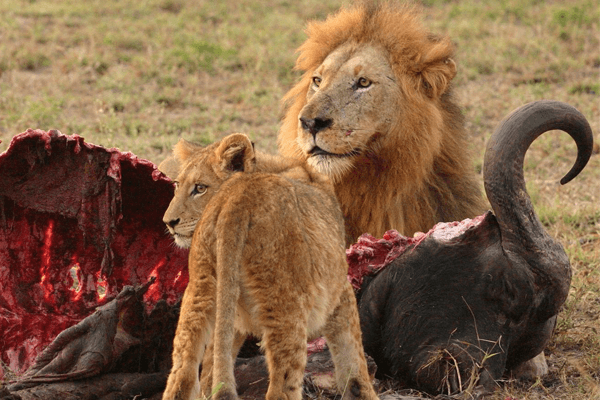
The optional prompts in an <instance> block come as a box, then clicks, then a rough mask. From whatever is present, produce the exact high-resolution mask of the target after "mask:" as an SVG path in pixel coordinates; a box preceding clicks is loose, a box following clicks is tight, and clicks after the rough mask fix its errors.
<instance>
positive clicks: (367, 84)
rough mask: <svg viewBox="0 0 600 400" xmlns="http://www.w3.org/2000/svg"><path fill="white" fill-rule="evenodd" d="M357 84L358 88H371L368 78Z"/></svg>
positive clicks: (360, 80)
mask: <svg viewBox="0 0 600 400" xmlns="http://www.w3.org/2000/svg"><path fill="white" fill-rule="evenodd" d="M357 84H358V87H361V88H367V87H369V86H371V81H370V80H368V79H367V78H359V79H358V82H357Z"/></svg>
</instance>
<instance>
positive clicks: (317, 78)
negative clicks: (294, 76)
mask: <svg viewBox="0 0 600 400" xmlns="http://www.w3.org/2000/svg"><path fill="white" fill-rule="evenodd" d="M312 81H313V83H314V85H315V86H316V87H319V86H321V78H319V77H318V76H313V78H312Z"/></svg>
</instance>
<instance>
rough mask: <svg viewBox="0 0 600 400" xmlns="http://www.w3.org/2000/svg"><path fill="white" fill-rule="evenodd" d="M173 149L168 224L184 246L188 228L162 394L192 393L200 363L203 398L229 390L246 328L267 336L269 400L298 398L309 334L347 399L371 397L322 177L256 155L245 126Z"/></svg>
mask: <svg viewBox="0 0 600 400" xmlns="http://www.w3.org/2000/svg"><path fill="white" fill-rule="evenodd" d="M174 154H175V160H176V161H179V162H180V163H181V164H180V166H179V167H177V168H176V169H177V170H179V171H180V172H179V174H178V176H177V179H176V180H177V189H176V191H175V197H174V198H173V201H172V202H171V204H170V206H169V208H168V209H167V211H166V213H165V216H164V221H165V223H166V224H167V226H168V227H169V229H170V231H171V233H173V234H176V235H179V240H180V244H183V245H185V244H186V243H187V241H188V237H189V235H190V233H189V232H190V228H189V227H190V225H193V227H195V229H194V228H192V231H193V236H192V238H191V248H190V256H189V274H190V281H189V284H188V287H187V289H186V291H185V293H184V296H183V299H182V305H181V314H180V318H179V323H178V325H177V331H176V334H175V340H174V346H173V347H174V349H173V368H172V370H171V374H170V375H169V379H168V382H167V388H166V390H165V392H164V395H163V399H165V400H166V399H169V400H171V399H186V400H188V399H196V398H197V396H198V395H199V394H200V391H201V389H200V382H199V379H198V367H199V365H200V363H201V361H202V360H203V373H202V375H203V376H202V381H203V385H202V392H203V393H202V394H203V395H205V396H208V395H211V394H212V392H213V391H214V390H216V389H217V388H219V390H218V391H216V393H214V394H213V396H214V397H215V398H217V399H231V398H236V397H237V394H236V390H235V381H234V376H233V362H234V359H235V355H236V354H237V351H238V350H239V347H240V346H241V343H242V342H243V340H242V339H243V337H244V336H245V335H247V334H252V335H254V336H257V337H262V343H263V347H264V350H265V353H266V358H267V364H268V367H269V379H270V383H269V389H268V392H267V396H266V397H267V399H272V400H279V399H288V400H300V399H301V397H302V396H301V393H302V382H303V376H304V367H305V364H306V341H307V339H309V338H311V337H315V336H317V335H324V336H325V338H326V340H327V342H328V344H329V347H330V349H331V353H332V356H333V359H334V363H335V368H336V378H337V384H338V386H339V388H340V389H341V390H342V391H344V396H343V398H344V399H353V398H360V399H376V398H377V396H376V394H375V392H374V390H373V387H372V385H371V382H370V377H369V375H368V372H367V366H366V361H365V358H364V353H363V348H362V342H361V333H360V325H359V321H358V312H357V308H356V300H355V298H354V293H353V291H352V288H351V286H350V284H349V282H348V281H347V279H346V274H347V270H348V266H347V264H346V258H345V251H344V249H345V247H344V227H343V217H342V214H341V211H340V208H339V206H338V204H337V200H336V198H335V193H334V191H333V186H332V185H331V183H330V182H329V179H328V178H327V177H326V176H324V175H321V174H318V173H316V172H315V171H314V170H312V168H310V167H308V166H307V165H306V164H305V163H302V162H299V161H285V160H283V159H280V158H273V157H269V156H264V155H257V154H256V153H255V152H254V150H253V147H252V144H251V142H250V141H249V139H248V138H247V137H246V136H245V135H242V134H234V135H230V136H228V137H226V138H225V139H223V140H222V141H221V142H218V143H215V144H212V145H209V146H207V147H205V148H201V147H199V146H193V145H192V146H190V145H189V144H186V142H183V141H180V142H179V143H178V145H177V147H176V149H175V152H174ZM176 237H177V236H176ZM207 346H208V351H206V353H205V349H206V348H207Z"/></svg>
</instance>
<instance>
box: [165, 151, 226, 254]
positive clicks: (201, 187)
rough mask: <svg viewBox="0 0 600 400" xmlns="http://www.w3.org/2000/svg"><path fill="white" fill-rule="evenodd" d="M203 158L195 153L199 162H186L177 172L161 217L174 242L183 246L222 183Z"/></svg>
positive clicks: (190, 236) (190, 238) (189, 241)
mask: <svg viewBox="0 0 600 400" xmlns="http://www.w3.org/2000/svg"><path fill="white" fill-rule="evenodd" d="M205 156H206V155H205ZM205 158H206V157H201V154H198V155H196V156H195V157H193V161H200V163H199V164H198V165H194V162H193V161H192V162H189V163H187V165H186V166H185V167H184V168H183V170H182V171H181V172H180V173H179V175H178V176H177V180H176V181H175V195H174V197H173V200H171V204H169V208H168V209H167V211H166V212H165V215H164V218H163V221H164V222H165V224H166V225H167V229H168V230H169V233H171V235H173V238H174V240H175V243H176V244H177V245H178V246H180V247H183V248H189V247H190V245H191V243H192V236H193V234H194V229H195V228H196V223H197V222H198V221H199V220H200V218H201V217H202V212H203V210H204V208H205V207H206V204H208V202H209V201H210V199H211V198H212V197H213V196H214V193H215V192H216V191H217V190H218V189H219V187H220V186H221V183H222V181H221V180H220V179H218V177H217V175H216V174H215V173H214V171H213V170H212V168H210V167H208V165H206V164H205V163H203V162H202V161H203V160H204V159H205Z"/></svg>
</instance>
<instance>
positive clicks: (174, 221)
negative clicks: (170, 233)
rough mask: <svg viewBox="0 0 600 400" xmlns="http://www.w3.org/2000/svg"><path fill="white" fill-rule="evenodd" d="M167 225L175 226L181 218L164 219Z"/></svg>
mask: <svg viewBox="0 0 600 400" xmlns="http://www.w3.org/2000/svg"><path fill="white" fill-rule="evenodd" d="M163 222H164V223H165V224H166V225H168V226H170V227H171V228H175V225H177V224H178V223H179V218H177V219H172V220H170V221H163Z"/></svg>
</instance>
